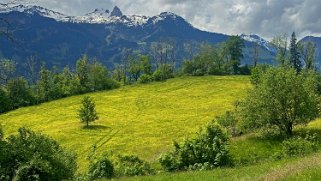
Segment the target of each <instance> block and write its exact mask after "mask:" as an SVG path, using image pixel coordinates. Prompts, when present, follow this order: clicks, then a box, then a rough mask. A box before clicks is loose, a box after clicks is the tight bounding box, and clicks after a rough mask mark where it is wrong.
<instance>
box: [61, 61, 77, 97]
mask: <svg viewBox="0 0 321 181" xmlns="http://www.w3.org/2000/svg"><path fill="white" fill-rule="evenodd" d="M58 76H59V86H60V87H61V90H62V94H63V96H69V95H72V94H76V92H74V91H73V87H72V79H73V76H74V75H73V74H72V72H71V71H70V70H69V67H65V68H64V69H63V70H62V72H61V73H60V74H59V75H58ZM75 89H77V88H75Z"/></svg>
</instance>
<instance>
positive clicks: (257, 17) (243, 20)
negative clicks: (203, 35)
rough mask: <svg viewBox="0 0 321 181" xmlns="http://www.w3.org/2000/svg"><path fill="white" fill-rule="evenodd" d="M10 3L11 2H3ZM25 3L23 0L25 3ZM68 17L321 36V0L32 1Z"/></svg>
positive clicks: (231, 32)
mask: <svg viewBox="0 0 321 181" xmlns="http://www.w3.org/2000/svg"><path fill="white" fill-rule="evenodd" d="M0 1H3V0H0ZM4 1H8V0H4ZM22 1H24V0H22ZM29 2H36V4H38V5H40V6H43V7H46V8H49V9H52V10H55V11H58V12H61V13H64V14H67V15H83V14H86V13H88V12H91V11H93V10H94V9H95V8H104V9H109V10H112V8H113V7H114V6H115V5H117V6H118V7H119V8H120V9H121V10H122V12H123V13H124V14H141V15H148V16H153V15H157V14H159V13H161V12H164V11H170V12H173V13H176V14H178V15H180V16H182V17H183V18H185V19H186V20H187V21H188V22H190V23H191V24H193V25H194V26H195V27H197V28H199V29H202V30H207V31H211V32H219V33H224V34H241V33H245V34H258V35H260V36H263V37H265V38H268V39H270V38H271V37H273V36H274V35H280V34H284V33H288V34H290V33H291V32H292V31H296V32H297V34H298V36H299V37H302V36H306V35H315V36H321V1H320V0H226V1H225V0H136V1H132V0H35V1H34V0H31V1H30V0H29Z"/></svg>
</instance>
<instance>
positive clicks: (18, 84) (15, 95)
mask: <svg viewBox="0 0 321 181" xmlns="http://www.w3.org/2000/svg"><path fill="white" fill-rule="evenodd" d="M7 90H8V93H9V95H8V97H9V99H10V100H11V102H12V104H11V109H16V108H18V107H21V106H27V105H31V104H33V103H34V101H35V100H34V96H33V95H32V93H31V91H30V89H29V85H28V82H27V80H26V79H24V78H23V77H17V78H14V79H11V80H9V81H8V85H7Z"/></svg>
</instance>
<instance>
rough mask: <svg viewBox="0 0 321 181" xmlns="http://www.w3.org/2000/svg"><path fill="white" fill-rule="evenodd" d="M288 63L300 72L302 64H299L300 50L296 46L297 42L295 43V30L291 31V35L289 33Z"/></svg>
mask: <svg viewBox="0 0 321 181" xmlns="http://www.w3.org/2000/svg"><path fill="white" fill-rule="evenodd" d="M290 65H291V67H293V68H294V69H295V70H296V71H297V72H300V71H301V70H302V64H301V61H300V52H299V48H298V43H297V39H296V35H295V32H293V33H292V35H291V44H290Z"/></svg>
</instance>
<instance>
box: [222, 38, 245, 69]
mask: <svg viewBox="0 0 321 181" xmlns="http://www.w3.org/2000/svg"><path fill="white" fill-rule="evenodd" d="M226 45H227V47H228V50H229V54H230V58H231V61H233V73H234V74H237V73H238V68H239V66H240V64H241V59H242V58H243V57H244V55H243V48H244V46H245V45H244V40H243V39H242V38H241V37H240V36H238V35H237V36H230V37H229V39H228V40H227V42H226Z"/></svg>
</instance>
